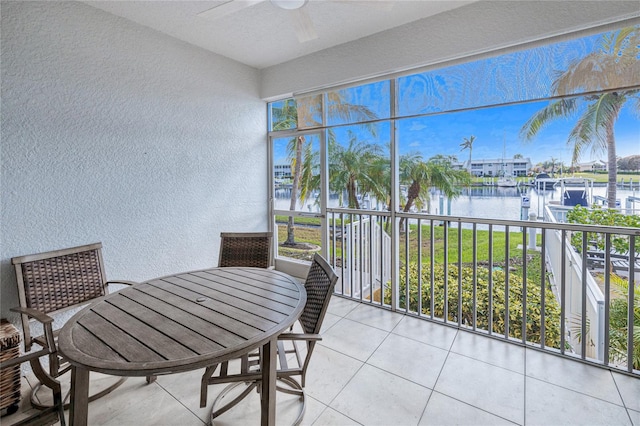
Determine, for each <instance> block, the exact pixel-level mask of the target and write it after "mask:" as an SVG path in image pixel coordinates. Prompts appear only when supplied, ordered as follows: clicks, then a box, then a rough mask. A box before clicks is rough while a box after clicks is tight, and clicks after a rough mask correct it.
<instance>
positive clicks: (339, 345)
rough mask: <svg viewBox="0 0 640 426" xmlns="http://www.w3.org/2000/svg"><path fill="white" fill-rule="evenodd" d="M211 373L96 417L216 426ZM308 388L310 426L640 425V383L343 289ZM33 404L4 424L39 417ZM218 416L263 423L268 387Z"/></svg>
mask: <svg viewBox="0 0 640 426" xmlns="http://www.w3.org/2000/svg"><path fill="white" fill-rule="evenodd" d="M201 373H202V372H201V371H194V372H190V373H183V374H175V375H170V376H162V377H159V378H158V380H157V382H156V383H153V384H151V385H147V384H146V382H145V380H144V378H130V379H128V380H127V382H126V383H125V384H124V385H123V386H121V387H120V388H118V389H117V390H115V391H114V392H112V393H111V394H109V395H108V396H106V397H104V398H102V399H100V400H98V401H95V402H92V403H91V404H90V405H89V424H91V425H114V426H116V425H118V426H121V425H136V426H140V425H181V426H187V425H203V424H207V423H208V414H209V410H210V408H211V405H212V403H213V399H214V398H215V395H216V394H217V393H218V392H219V390H220V389H221V386H218V387H216V386H212V387H211V388H210V390H209V404H208V407H207V408H202V409H201V408H199V385H200V375H201ZM27 379H28V378H25V381H24V383H25V386H23V390H24V392H23V393H25V395H26V394H27V392H28V387H29V381H28V380H27ZM99 380H104V378H102V379H100V378H98V377H95V378H93V379H92V382H93V381H95V382H98V381H99ZM306 392H307V397H308V402H307V410H306V413H305V417H304V420H303V424H306V425H502V424H519V425H545V426H546V425H571V424H575V425H637V426H640V379H636V378H631V377H629V376H625V375H623V374H618V373H614V372H610V371H607V370H604V369H600V368H596V367H592V366H588V365H584V364H581V363H578V362H573V361H570V360H566V359H561V358H559V357H555V356H552V355H547V354H543V353H540V352H538V351H535V350H531V349H525V348H521V347H518V346H515V345H510V344H507V343H504V342H500V341H496V340H494V339H490V338H486V337H482V336H478V335H475V334H472V333H468V332H465V331H457V330H455V329H452V328H449V327H446V326H442V325H438V324H433V323H429V322H426V321H422V320H419V319H416V318H412V317H407V316H403V315H401V314H396V313H392V312H389V311H385V310H381V309H377V308H375V307H372V306H367V305H362V304H359V303H356V302H353V301H350V300H346V299H342V298H338V297H334V298H333V299H332V301H331V305H330V308H329V312H328V314H327V317H326V319H325V323H324V326H323V341H322V342H321V343H320V344H319V346H318V347H317V349H316V352H315V353H314V355H313V360H312V362H311V365H310V369H309V373H308V377H307V388H306ZM24 401H26V399H23V403H22V406H21V411H20V412H18V413H17V414H14V415H12V416H7V417H3V418H2V420H1V422H2V425H8V424H11V423H13V422H14V421H17V420H18V419H19V418H21V417H23V416H25V415H26V414H27V413H29V408H30V406H29V403H28V402H24ZM298 408H299V404H298V402H297V401H296V399H295V398H294V397H290V396H289V397H287V396H283V395H280V394H279V395H278V411H277V423H278V424H281V425H286V424H290V423H291V422H292V421H293V419H294V418H295V415H296V414H297V409H298ZM214 424H215V425H251V424H259V399H258V396H257V394H255V393H253V394H252V395H251V397H250V398H248V399H247V400H246V402H243V403H242V404H241V405H239V406H237V407H235V408H234V409H232V410H230V411H229V412H227V413H225V414H224V415H223V416H221V417H219V418H218V419H216V421H215V423H214Z"/></svg>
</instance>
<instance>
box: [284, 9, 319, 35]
mask: <svg viewBox="0 0 640 426" xmlns="http://www.w3.org/2000/svg"><path fill="white" fill-rule="evenodd" d="M289 16H291V23H292V24H293V29H294V31H295V32H296V35H297V36H298V41H299V42H300V43H305V42H307V41H311V40H315V39H317V38H318V34H317V33H316V27H315V25H313V21H312V20H311V18H310V17H309V15H308V14H307V12H306V11H305V9H304V8H303V7H302V8H300V9H295V10H290V11H289Z"/></svg>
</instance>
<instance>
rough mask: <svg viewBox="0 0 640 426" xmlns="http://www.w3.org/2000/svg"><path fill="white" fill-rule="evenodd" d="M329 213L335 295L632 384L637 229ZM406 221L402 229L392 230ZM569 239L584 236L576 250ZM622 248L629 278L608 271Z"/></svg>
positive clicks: (335, 210) (635, 349)
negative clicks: (616, 245) (595, 246)
mask: <svg viewBox="0 0 640 426" xmlns="http://www.w3.org/2000/svg"><path fill="white" fill-rule="evenodd" d="M554 207H555V206H554ZM327 213H328V223H329V229H330V246H329V259H330V262H331V263H332V264H333V265H334V268H335V269H336V271H337V272H338V274H339V275H340V277H341V278H340V280H339V283H338V285H336V293H338V294H340V295H342V296H344V297H349V298H353V299H357V300H360V301H361V302H363V303H370V304H375V305H378V306H380V307H383V308H387V309H391V310H394V311H401V312H405V313H406V314H408V315H414V316H417V317H420V318H423V319H425V320H429V321H435V322H439V323H442V324H445V325H448V326H452V327H457V328H464V329H467V330H470V331H473V332H477V333H482V334H485V335H489V336H491V337H494V338H499V339H502V340H505V341H508V342H510V343H515V344H519V345H526V346H528V347H532V348H536V349H539V350H543V351H547V352H552V353H555V354H558V355H560V356H564V357H569V358H572V359H576V360H579V361H582V362H586V363H591V364H595V365H600V366H604V367H606V368H610V369H615V370H618V371H621V372H624V373H627V374H631V375H635V376H640V370H638V365H637V359H636V365H635V367H634V364H633V362H634V357H638V353H640V348H639V347H638V346H637V345H636V346H634V344H635V343H634V341H633V335H634V332H635V333H636V334H637V329H638V327H639V326H640V325H638V324H637V321H636V323H634V310H633V309H629V308H628V307H629V306H631V307H633V306H637V304H638V302H637V297H638V296H637V293H636V292H635V291H634V288H635V286H636V283H637V284H638V285H639V286H640V280H639V277H640V275H639V274H640V271H636V270H635V268H636V266H635V261H636V258H637V256H638V255H637V253H638V250H637V245H636V244H637V240H638V237H640V229H637V228H623V227H610V226H594V225H577V224H566V223H557V222H555V221H553V222H551V221H549V222H539V221H513V220H496V219H482V218H471V217H455V216H443V215H431V214H425V213H402V212H395V213H394V214H393V215H392V214H391V213H390V212H385V211H371V210H352V209H339V208H331V209H327ZM545 214H546V215H553V214H554V213H553V212H551V211H547V212H545ZM392 216H394V218H392ZM402 219H404V220H405V221H406V222H407V224H408V225H407V226H404V229H403V230H400V226H399V224H400V220H402ZM595 234H598V235H599V236H600V237H602V241H605V248H604V250H603V251H602V258H601V259H599V260H601V261H600V262H599V263H598V265H596V264H595V263H594V261H593V259H592V258H591V254H590V253H591V250H590V246H589V244H590V242H589V239H590V236H592V235H595ZM572 235H573V236H581V241H582V243H581V244H582V245H581V246H579V247H578V249H576V248H574V245H572V244H571V236H572ZM532 237H535V238H534V239H535V240H536V241H532ZM619 237H622V238H625V239H627V241H628V252H627V253H626V254H625V256H626V260H627V261H628V265H629V266H628V268H627V269H626V270H625V269H620V268H619V267H618V268H617V269H616V268H614V267H613V266H612V265H613V263H612V261H613V260H615V257H614V253H615V252H614V251H613V250H612V244H611V241H612V239H613V238H619ZM574 244H575V242H574ZM596 260H598V259H596ZM614 272H615V273H616V274H617V275H618V276H616V275H613V273H614ZM596 274H599V275H598V280H596V279H595V278H594V276H595V275H596ZM620 282H622V283H623V284H625V285H623V286H618V284H619V283H620ZM616 283H618V284H616ZM613 290H615V291H613ZM625 303H626V317H623V318H622V321H623V322H624V324H623V325H622V326H621V325H620V318H619V317H620V306H623V305H624V304H625ZM612 312H613V314H614V315H613V317H612ZM634 330H635V331H634Z"/></svg>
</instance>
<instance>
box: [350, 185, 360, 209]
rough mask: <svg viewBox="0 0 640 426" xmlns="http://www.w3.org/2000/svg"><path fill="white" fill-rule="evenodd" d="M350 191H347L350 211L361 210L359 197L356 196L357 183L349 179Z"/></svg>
mask: <svg viewBox="0 0 640 426" xmlns="http://www.w3.org/2000/svg"><path fill="white" fill-rule="evenodd" d="M348 187H349V189H348V190H347V192H348V195H349V208H350V209H359V208H360V203H359V202H358V196H357V195H356V181H355V180H354V179H349V185H348Z"/></svg>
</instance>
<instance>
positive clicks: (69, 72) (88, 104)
mask: <svg viewBox="0 0 640 426" xmlns="http://www.w3.org/2000/svg"><path fill="white" fill-rule="evenodd" d="M1 7H2V10H1V15H2V21H1V24H2V25H1V32H2V39H1V43H2V53H1V55H2V56H1V78H2V80H1V90H2V92H1V101H2V105H1V107H2V122H1V137H2V140H1V151H0V155H1V157H0V159H1V163H0V164H1V171H2V174H1V179H2V180H1V182H0V184H1V196H2V198H1V200H0V201H1V207H2V216H1V221H0V229H1V232H0V238H1V240H0V262H1V271H0V272H1V274H0V279H1V283H0V291H1V299H2V301H1V315H2V317H6V316H8V315H9V312H8V309H9V308H10V307H12V306H15V305H17V296H16V295H17V291H16V284H15V275H14V272H13V269H12V266H11V265H10V259H11V257H13V256H18V255H24V254H30V253H37V252H41V251H46V250H52V249H58V248H64V247H70V246H74V245H80V244H86V243H91V242H95V241H102V243H103V245H104V248H103V254H104V257H105V264H106V272H107V276H108V278H111V279H116V278H122V279H131V280H144V279H149V278H153V277H156V276H160V275H163V274H168V273H172V272H179V271H184V270H190V269H194V268H203V267H207V266H212V265H214V264H216V263H217V253H218V251H217V247H218V244H219V233H220V232H221V231H236V230H249V231H251V230H265V229H267V224H268V219H267V183H266V176H267V157H266V156H267V148H266V138H265V129H266V107H265V103H264V102H263V101H261V100H260V99H259V86H258V85H259V76H258V71H257V70H255V69H252V68H249V67H247V66H244V65H241V64H239V63H237V62H234V61H231V60H228V59H226V58H223V57H220V56H217V55H214V54H211V53H208V52H206V51H204V50H201V49H198V48H195V47H192V46H190V45H187V44H185V43H182V42H179V41H177V40H175V39H172V38H170V37H168V36H166V35H163V34H161V33H158V32H155V31H153V30H150V29H147V28H145V27H142V26H139V25H136V24H133V23H131V22H129V21H126V20H124V19H121V18H118V17H115V16H113V15H110V14H107V13H105V12H102V11H100V10H98V9H95V8H92V7H89V6H87V5H84V4H82V3H72V2H5V1H3V2H2V4H1ZM12 315H13V314H12ZM13 318H15V317H13Z"/></svg>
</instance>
